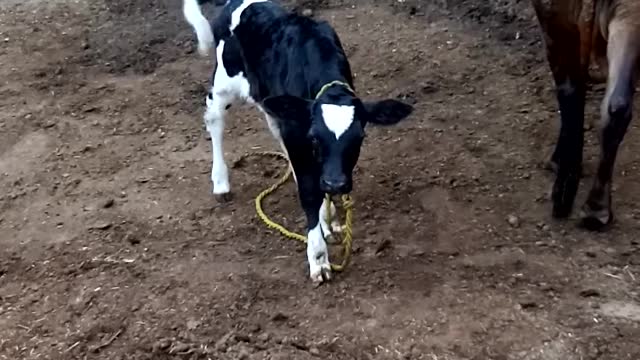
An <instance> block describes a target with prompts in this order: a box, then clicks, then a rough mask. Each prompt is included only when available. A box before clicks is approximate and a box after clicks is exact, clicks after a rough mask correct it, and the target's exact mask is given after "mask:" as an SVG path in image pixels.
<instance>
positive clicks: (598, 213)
mask: <svg viewBox="0 0 640 360" xmlns="http://www.w3.org/2000/svg"><path fill="white" fill-rule="evenodd" d="M580 217H581V219H582V220H581V225H582V227H584V228H585V229H587V230H590V231H602V230H606V229H607V228H608V227H609V226H610V225H611V224H612V223H613V212H611V210H610V209H607V208H602V209H599V210H597V209H593V208H592V207H591V206H589V205H588V204H585V205H584V206H583V207H582V211H581V214H580Z"/></svg>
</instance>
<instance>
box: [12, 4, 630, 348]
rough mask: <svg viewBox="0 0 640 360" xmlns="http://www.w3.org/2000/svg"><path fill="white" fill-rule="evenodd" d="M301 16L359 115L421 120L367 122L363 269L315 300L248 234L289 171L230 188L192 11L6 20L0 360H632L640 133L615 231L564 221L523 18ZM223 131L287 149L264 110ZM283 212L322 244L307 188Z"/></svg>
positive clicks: (348, 11) (23, 11)
mask: <svg viewBox="0 0 640 360" xmlns="http://www.w3.org/2000/svg"><path fill="white" fill-rule="evenodd" d="M298 5H299V7H298V8H299V9H302V8H304V7H309V6H310V7H312V8H313V10H314V16H316V17H318V18H323V19H327V20H329V21H330V22H331V23H332V24H333V25H334V26H335V28H336V29H337V31H338V33H339V34H340V36H341V38H342V40H343V43H344V45H345V48H346V49H347V51H348V54H349V56H350V59H351V63H352V68H353V69H354V72H355V73H356V84H357V90H358V92H359V93H360V94H361V96H362V97H365V98H381V97H388V96H392V97H401V98H404V99H406V100H407V101H410V102H412V103H414V104H415V106H416V111H415V114H414V115H412V116H411V118H410V119H409V120H407V121H406V122H405V123H403V124H402V125H399V126H397V127H395V128H385V129H380V128H371V129H369V136H368V139H367V143H366V146H365V148H364V149H363V153H362V156H361V159H360V162H359V167H358V169H357V174H356V176H355V178H356V189H355V191H354V194H353V196H354V198H355V200H356V201H357V202H356V218H355V225H356V226H355V247H356V249H355V250H356V252H355V254H354V257H353V263H352V265H351V266H350V267H349V268H348V270H347V271H346V272H345V273H342V274H339V275H338V276H337V277H336V278H335V279H334V280H333V281H332V282H330V283H329V284H326V285H323V286H320V287H314V286H313V285H312V284H311V283H310V281H309V280H308V278H307V266H306V256H305V253H304V247H303V246H302V245H300V244H299V243H296V242H293V241H291V240H287V239H284V238H282V237H281V236H279V235H278V234H276V233H273V232H271V231H268V230H266V229H265V228H264V226H263V225H262V224H261V223H260V222H259V221H258V220H257V218H256V216H255V212H254V207H253V198H254V196H255V195H256V194H257V193H258V192H259V191H260V190H262V189H263V188H265V187H266V186H268V185H269V184H271V183H272V182H273V181H274V180H275V177H277V172H278V170H282V169H283V167H282V164H278V163H276V162H270V161H267V160H260V159H257V160H251V161H249V162H248V163H247V164H246V165H245V166H237V167H235V168H233V169H232V170H231V181H232V188H233V190H234V193H235V197H234V199H233V201H232V202H230V203H227V204H219V203H217V202H216V201H215V200H214V198H213V196H212V195H211V183H210V179H209V173H210V159H211V155H210V144H209V142H208V141H207V140H206V138H205V134H204V133H205V132H204V131H203V123H202V120H201V117H202V112H203V107H204V96H205V91H206V87H207V84H208V79H209V76H210V74H211V66H212V60H211V59H205V58H202V57H199V56H198V55H197V54H196V53H195V52H194V50H195V42H194V34H193V32H192V31H191V29H190V27H189V26H188V24H187V23H186V21H184V20H183V18H182V14H181V11H180V8H181V2H180V1H178V0H159V1H143V0H128V1H125V0H99V1H87V0H53V1H38V0H25V1H20V2H18V1H13V0H11V1H3V2H2V3H1V4H0V81H1V83H0V114H1V115H0V187H1V188H2V189H3V191H2V192H1V193H0V247H1V250H0V359H12V360H15V359H113V360H115V359H121V360H124V359H274V360H276V359H279V360H282V359H295V360H298V359H299V360H304V359H315V358H322V359H341V360H342V359H427V360H462V359H469V360H471V359H473V360H485V359H493V360H583V359H584V360H587V359H603V360H613V359H615V360H623V359H633V360H637V359H639V358H640V341H638V339H640V292H639V290H638V284H639V281H640V243H639V241H640V240H639V239H638V236H639V235H640V223H639V221H638V219H640V209H639V208H638V207H637V206H636V204H638V202H639V201H640V182H639V181H638V179H639V178H640V172H639V170H638V166H639V165H640V164H639V161H640V157H638V156H637V154H638V153H639V152H640V145H639V144H640V143H639V142H637V141H635V140H634V139H638V138H640V134H638V131H637V128H636V127H633V128H632V129H631V131H630V132H629V133H628V135H627V141H626V142H625V144H624V146H623V148H622V150H621V153H620V157H619V161H618V164H617V169H616V173H615V193H614V210H615V211H616V215H617V223H616V224H615V225H614V226H613V228H612V229H611V230H610V231H608V232H606V233H589V232H586V231H584V230H581V229H579V228H578V227H576V223H577V221H576V219H575V218H573V219H571V220H569V221H566V222H556V221H553V220H552V219H551V218H550V209H551V206H550V202H549V190H550V186H551V181H552V178H551V175H550V174H548V173H547V172H545V171H544V170H543V169H542V167H541V166H540V164H541V161H542V160H544V158H545V156H546V155H547V154H548V152H549V151H550V150H551V146H552V144H553V142H554V139H555V134H556V129H557V123H558V120H557V113H556V104H555V100H554V97H553V92H552V87H551V78H550V74H549V72H548V68H547V65H546V63H545V58H544V54H543V52H542V45H541V42H540V39H541V38H540V34H539V32H538V29H537V27H536V23H535V21H534V18H533V14H532V11H531V9H530V8H529V6H528V3H527V2H526V1H497V0H494V1H483V0H448V1H445V0H439V1H436V0H433V1H410V0H405V1H400V0H327V1H300V4H298ZM207 11H208V12H209V17H212V16H213V14H214V12H215V11H214V10H212V9H211V8H207ZM601 96H602V86H595V87H594V89H593V91H592V93H591V94H590V99H591V101H590V103H589V111H588V113H589V121H590V123H594V122H595V121H596V120H597V118H596V116H597V113H598V110H597V109H598V101H599V99H600V98H601ZM227 124H228V127H227V135H226V139H227V142H226V151H227V158H228V159H229V161H230V162H232V161H233V160H234V159H237V158H238V157H239V156H240V155H242V154H243V153H244V152H246V151H250V150H251V149H270V150H277V149H278V146H277V144H275V142H274V141H273V140H272V139H271V137H270V135H269V132H268V131H267V127H266V126H265V124H264V123H263V119H262V117H261V116H260V115H259V114H258V113H257V112H256V111H254V110H251V109H249V108H240V109H235V110H233V111H232V112H231V115H230V117H229V120H228V123H227ZM586 133H587V139H588V140H587V153H586V154H587V155H586V157H585V159H586V162H587V164H586V166H587V168H586V177H585V179H584V180H583V184H582V186H581V192H580V194H579V198H578V201H577V203H576V205H577V206H580V205H581V202H582V201H584V196H585V194H584V192H585V190H586V189H587V188H588V186H589V185H590V177H591V175H592V174H593V168H594V166H595V161H596V159H597V138H596V134H595V130H594V129H593V126H591V125H589V126H587V129H586ZM268 211H269V213H271V214H273V215H274V217H276V218H278V219H280V220H281V221H284V222H285V223H286V224H287V225H288V226H290V227H292V228H294V229H296V230H298V231H301V230H302V229H303V227H304V218H303V215H302V211H301V210H300V207H299V205H298V204H297V202H296V197H295V188H294V186H293V184H292V183H289V184H288V185H287V186H286V187H285V188H284V189H282V190H281V191H280V192H278V193H277V195H276V196H275V197H274V199H272V200H269V204H268Z"/></svg>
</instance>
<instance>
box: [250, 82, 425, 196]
mask: <svg viewBox="0 0 640 360" xmlns="http://www.w3.org/2000/svg"><path fill="white" fill-rule="evenodd" d="M262 106H263V108H264V110H265V111H266V112H267V113H268V114H269V115H270V116H272V117H273V118H275V119H276V121H277V123H278V127H279V129H280V135H281V136H282V139H283V141H284V143H285V146H286V147H287V150H288V152H289V156H290V157H292V156H298V157H300V156H302V158H304V159H307V158H308V159H309V161H310V162H311V163H309V164H305V165H306V166H309V171H313V172H316V173H317V172H319V174H318V175H319V179H320V184H319V186H320V190H322V191H323V192H325V193H328V194H331V195H336V194H347V193H349V192H351V190H352V188H353V176H352V172H353V168H354V167H355V165H356V163H357V162H358V157H359V155H360V148H361V146H362V142H363V140H364V137H365V127H366V125H367V124H369V123H371V124H375V125H393V124H396V123H398V122H399V121H401V120H403V119H404V118H406V117H407V116H409V114H411V112H412V111H413V107H412V106H411V105H407V104H405V103H403V102H400V101H397V100H392V99H388V100H382V101H374V102H366V101H362V100H360V99H358V98H357V97H354V96H353V95H351V94H349V95H344V94H342V95H338V94H334V96H322V97H321V98H320V99H319V100H315V101H310V100H307V99H303V98H299V97H295V96H291V95H281V96H273V97H268V98H266V99H265V100H264V101H263V103H262Z"/></svg>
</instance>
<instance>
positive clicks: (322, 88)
mask: <svg viewBox="0 0 640 360" xmlns="http://www.w3.org/2000/svg"><path fill="white" fill-rule="evenodd" d="M333 85H341V86H344V87H346V88H347V89H348V90H349V91H351V92H352V93H354V94H355V93H356V92H355V91H353V89H352V88H351V86H349V84H347V83H346V82H344V81H339V80H334V81H332V82H330V83H326V84H324V85H323V86H322V87H321V88H320V91H318V93H317V94H316V100H318V98H319V97H320V96H321V95H322V94H324V92H325V91H327V89H328V88H330V87H332V86H333Z"/></svg>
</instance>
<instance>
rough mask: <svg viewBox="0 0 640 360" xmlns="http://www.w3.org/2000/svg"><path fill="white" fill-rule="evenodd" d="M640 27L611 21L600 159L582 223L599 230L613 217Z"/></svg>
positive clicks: (628, 118) (629, 119)
mask: <svg viewBox="0 0 640 360" xmlns="http://www.w3.org/2000/svg"><path fill="white" fill-rule="evenodd" d="M638 35H640V31H638V30H636V29H631V28H628V27H626V26H625V25H624V24H620V23H617V22H615V20H614V22H612V23H611V24H610V25H609V44H608V47H607V58H608V60H609V74H608V79H607V92H606V95H605V98H604V101H603V102H602V108H601V113H602V123H601V128H600V162H599V164H598V171H597V173H596V176H595V178H594V180H593V185H592V187H591V191H590V192H589V196H588V197H587V201H586V203H585V204H584V206H583V207H582V212H583V214H582V223H583V225H584V226H585V227H587V228H588V229H591V230H598V229H600V228H602V227H604V226H606V225H608V224H610V223H611V222H612V220H613V212H612V211H611V182H612V181H611V178H612V176H613V169H614V166H615V161H616V156H617V154H618V148H619V146H620V143H621V142H622V140H623V138H624V135H625V133H626V131H627V127H628V126H629V123H630V122H631V116H632V106H633V95H634V91H635V84H636V79H637V75H638V74H637V67H638V59H639V57H640V56H639V55H640V49H639V47H640V43H639V42H638V41H637V40H634V39H638Z"/></svg>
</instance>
